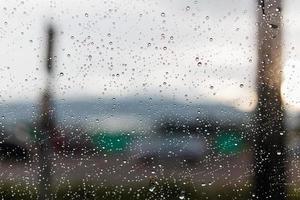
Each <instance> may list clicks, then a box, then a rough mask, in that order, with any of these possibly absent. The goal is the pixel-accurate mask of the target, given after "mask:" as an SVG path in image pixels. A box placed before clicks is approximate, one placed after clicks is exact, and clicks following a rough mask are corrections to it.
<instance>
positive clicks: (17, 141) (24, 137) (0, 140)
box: [0, 123, 30, 161]
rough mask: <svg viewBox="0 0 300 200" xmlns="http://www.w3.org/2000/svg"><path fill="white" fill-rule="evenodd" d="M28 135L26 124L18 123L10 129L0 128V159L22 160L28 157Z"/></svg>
mask: <svg viewBox="0 0 300 200" xmlns="http://www.w3.org/2000/svg"><path fill="white" fill-rule="evenodd" d="M29 141H30V135H29V134H28V127H27V126H26V124H23V123H19V124H17V125H16V126H15V127H14V128H13V129H12V130H11V129H9V128H8V129H5V128H3V127H2V128H1V136H0V159H1V160H6V161H24V160H27V159H28V158H29V145H30V143H29Z"/></svg>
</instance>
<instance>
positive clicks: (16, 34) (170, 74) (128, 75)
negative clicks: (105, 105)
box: [0, 0, 300, 109]
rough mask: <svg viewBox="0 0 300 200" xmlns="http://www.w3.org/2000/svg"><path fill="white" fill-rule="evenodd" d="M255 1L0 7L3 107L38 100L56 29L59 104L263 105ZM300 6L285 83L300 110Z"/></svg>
mask: <svg viewBox="0 0 300 200" xmlns="http://www.w3.org/2000/svg"><path fill="white" fill-rule="evenodd" d="M255 3H256V1H254V0H222V1H220V0H191V1H184V0H114V1H111V0H107V1H97V0H90V1H88V0H82V1H76V0H64V1H54V0H48V1H44V0H40V1H36V0H31V1H6V0H1V4H0V5H1V6H2V8H0V9H1V12H0V19H1V22H0V47H1V48H0V58H1V64H0V71H1V79H0V81H1V87H0V95H1V96H0V100H1V102H2V103H7V102H11V101H36V100H37V98H38V97H39V95H40V91H42V90H43V88H44V85H45V70H44V68H45V67H44V65H45V59H44V57H45V27H46V24H47V23H49V22H51V23H52V24H54V25H55V27H56V29H57V37H56V39H57V40H56V53H55V55H56V56H57V57H56V58H55V60H56V61H55V75H54V77H53V80H54V81H55V85H54V88H55V90H54V91H55V96H56V97H57V98H59V99H74V98H87V97H97V98H98V97H104V98H105V97H107V98H111V97H116V98H123V97H127V96H137V97H144V96H147V97H163V98H174V99H176V100H178V101H188V102H195V103H196V102H201V101H221V102H223V103H227V104H229V105H233V106H236V107H239V108H242V109H251V108H253V106H254V105H255V95H254V90H255V86H254V83H255V82H254V80H255V79H254V75H255V73H254V72H255V64H256V44H255V39H256V28H257V27H256V26H255V21H256V18H255V15H256V11H255V10H256V5H255ZM299 10H300V2H299V1H297V0H288V1H285V6H284V20H283V22H284V28H285V33H284V34H285V46H284V49H285V82H284V86H283V87H284V88H283V91H284V96H285V100H286V103H287V104H288V105H289V106H296V107H299V108H300V92H298V91H297V89H298V85H299V82H300V81H299V79H300V78H299V77H300V70H299V59H300V57H299V56H300V47H299V45H298V44H300V37H299V35H300V25H299V22H298V21H299V20H297V19H299V17H300V16H299V15H300V14H299V12H297V11H299Z"/></svg>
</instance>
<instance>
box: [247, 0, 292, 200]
mask: <svg viewBox="0 0 300 200" xmlns="http://www.w3.org/2000/svg"><path fill="white" fill-rule="evenodd" d="M281 5H282V1H281V0H258V9H257V14H258V15H257V19H258V23H257V26H258V38H257V45H258V63H257V80H256V84H257V97H258V104H257V108H256V116H255V120H254V121H255V125H254V126H255V133H254V136H255V137H254V172H255V177H254V192H253V195H252V196H253V199H261V200H265V199H274V200H283V199H287V191H286V187H285V186H286V166H285V164H286V159H287V152H286V147H285V142H286V129H285V124H284V119H285V112H284V108H283V103H282V99H281V89H280V88H281V83H282V23H281V21H282V20H281V19H282V13H281V11H282V7H281Z"/></svg>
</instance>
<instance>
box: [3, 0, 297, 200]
mask: <svg viewBox="0 0 300 200" xmlns="http://www.w3.org/2000/svg"><path fill="white" fill-rule="evenodd" d="M0 5H1V6H0V9H1V12H0V16H1V21H0V47H1V48H0V58H1V63H0V71H1V73H0V76H1V78H0V115H1V119H0V123H1V127H0V129H1V135H0V196H1V198H2V199H36V198H39V199H41V197H44V198H43V199H52V198H54V199H202V198H203V199H249V198H250V197H251V194H252V193H251V188H252V186H253V177H254V175H255V172H254V166H253V165H254V164H253V162H252V160H253V156H254V155H253V154H254V153H253V152H254V150H253V148H252V146H253V143H254V141H255V140H253V138H252V137H251V135H253V131H254V128H253V124H255V123H253V118H255V108H256V106H257V102H258V97H257V94H256V89H257V85H256V76H257V72H256V70H257V63H258V56H257V48H258V47H257V46H258V42H257V37H258V29H259V27H258V22H257V12H258V10H259V8H258V6H257V1H252V0H225V1H217V0H184V1H183V0H149V1H142V0H130V1H128V0H123V1H120V0H107V1H96V0H84V1H79V0H75V1H74V0H64V1H56V0H47V1H46V0H40V1H33V0H28V1H19V0H18V1H17V0H13V1H4V0H3V1H1V4H0ZM282 7H283V9H282V13H283V14H282V19H281V20H282V21H281V23H282V34H283V37H282V84H281V86H280V87H281V96H282V104H283V106H284V107H285V112H286V117H285V127H286V130H287V132H286V133H284V134H285V135H286V153H287V155H288V158H287V161H286V164H287V170H286V172H285V174H286V176H287V182H286V186H287V190H288V195H287V197H288V198H290V199H297V198H299V196H300V189H299V177H300V168H299V167H300V165H299V164H300V163H299V155H300V147H299V143H300V137H299V136H300V135H299V134H300V132H299V130H300V123H299V122H300V112H299V111H300V92H299V91H298V85H299V84H300V79H299V77H300V70H299V68H298V65H299V62H300V49H299V47H298V44H299V43H300V38H299V37H297V36H298V35H299V33H300V26H299V25H298V19H299V17H300V16H299V15H300V13H299V12H298V11H299V8H300V2H298V1H296V0H285V1H282ZM49 27H50V28H49ZM51 34H53V38H52V36H51ZM47 38H48V39H47ZM50 46H51V47H52V48H49V47H50ZM49 52H50V53H49ZM47 67H48V70H47ZM50 68H51V70H49V69H50ZM43 124H44V125H43ZM282 134H283V133H282ZM45 149H46V150H45ZM277 154H281V153H280V152H277ZM41 188H44V189H45V188H46V189H45V191H43V189H41Z"/></svg>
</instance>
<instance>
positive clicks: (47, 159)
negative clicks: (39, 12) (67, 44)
mask: <svg viewBox="0 0 300 200" xmlns="http://www.w3.org/2000/svg"><path fill="white" fill-rule="evenodd" d="M47 34H48V41H47V63H46V70H47V85H46V90H45V92H44V94H43V96H42V102H41V115H40V137H39V167H40V169H39V170H40V174H39V175H40V177H39V181H40V182H39V194H38V195H39V200H46V199H51V198H52V197H51V171H52V153H53V149H52V145H51V141H52V136H53V134H54V129H55V121H54V112H53V106H52V98H51V75H52V72H53V66H52V63H53V42H54V29H53V27H52V26H49V27H48V30H47Z"/></svg>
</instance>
